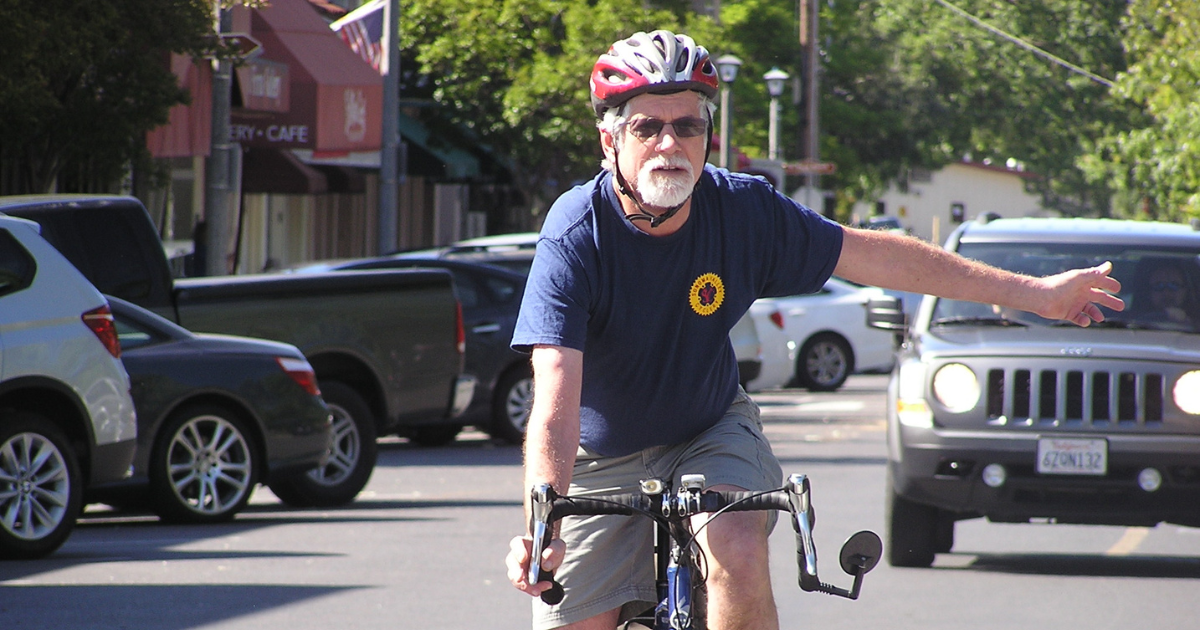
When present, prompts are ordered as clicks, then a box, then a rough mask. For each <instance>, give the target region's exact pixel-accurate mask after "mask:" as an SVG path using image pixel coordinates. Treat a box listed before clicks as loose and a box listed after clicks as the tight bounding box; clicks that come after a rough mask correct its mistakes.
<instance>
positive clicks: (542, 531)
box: [528, 475, 883, 630]
mask: <svg viewBox="0 0 1200 630" xmlns="http://www.w3.org/2000/svg"><path fill="white" fill-rule="evenodd" d="M704 483H705V480H704V476H703V475H684V476H683V477H682V478H681V484H680V486H681V487H680V489H679V490H678V491H677V492H676V493H675V494H672V493H671V491H670V488H669V487H668V485H667V484H665V483H664V482H663V481H661V480H659V479H648V480H645V481H643V482H642V483H641V488H640V494H610V495H598V496H588V497H574V496H563V495H558V494H557V493H556V492H555V491H554V489H553V488H551V487H550V486H549V485H548V484H540V485H538V486H535V487H534V488H533V489H532V490H531V493H532V494H531V498H532V513H531V519H530V532H531V534H532V535H533V556H532V557H533V558H535V559H536V558H540V557H541V554H542V550H543V549H545V546H546V545H548V544H549V543H550V539H551V536H552V527H551V525H552V524H553V523H554V522H555V521H557V520H559V519H561V518H562V517H564V516H569V515H597V514H621V515H640V516H645V517H647V518H650V519H652V520H653V521H655V523H656V524H657V527H656V533H655V535H656V538H655V557H656V561H655V583H656V588H657V591H658V596H659V604H658V606H657V607H655V609H654V610H653V618H652V619H651V618H647V617H645V616H640V617H638V618H636V619H634V620H632V621H631V622H630V623H633V622H637V623H643V622H646V621H649V622H650V623H652V624H653V625H651V626H649V627H650V628H652V629H653V630H696V629H697V628H700V627H703V623H704V621H703V619H702V617H700V616H701V615H703V612H702V610H703V606H704V602H703V601H695V600H696V599H703V597H699V598H697V597H694V594H695V593H703V592H704V589H703V583H704V575H703V572H702V571H703V567H702V566H701V565H702V560H701V559H702V558H703V554H702V553H701V551H700V549H699V547H698V545H697V543H696V542H695V533H694V532H693V531H692V528H691V525H690V522H691V517H692V516H694V515H697V514H705V513H707V514H710V515H711V516H710V520H711V518H713V517H715V516H717V515H719V514H721V513H723V512H726V511H752V510H779V511H786V512H788V513H790V514H791V517H792V528H793V530H794V531H795V532H796V555H797V563H798V565H799V573H800V576H799V580H798V581H799V585H800V588H801V589H802V590H804V591H806V592H820V593H826V594H829V595H836V596H839V597H845V598H848V599H858V595H859V592H860V590H861V588H862V579H863V576H864V575H865V574H866V573H867V572H868V571H870V570H871V569H873V568H875V565H876V564H878V562H879V558H880V557H881V556H882V555H883V543H882V542H881V541H880V539H879V536H877V535H876V534H875V533H874V532H870V531H861V532H858V533H857V534H855V535H853V536H851V537H850V538H849V539H848V540H847V541H846V544H845V545H843V547H842V553H841V556H840V560H841V566H842V569H843V570H844V571H845V572H846V573H848V574H850V575H852V576H853V577H854V584H853V586H852V587H851V589H849V590H846V589H841V588H838V587H836V586H832V585H829V584H826V583H824V582H821V581H820V579H819V577H818V575H817V549H816V544H815V542H814V541H813V537H812V531H813V526H814V524H815V512H814V510H813V506H812V501H811V487H810V484H809V481H808V478H807V477H806V476H804V475H792V476H790V477H789V478H788V483H787V484H786V485H785V486H784V487H783V488H779V489H777V490H771V491H767V492H717V491H711V490H709V491H705V490H704ZM701 527H703V526H701ZM528 578H529V583H530V584H536V583H538V582H539V581H546V580H548V581H550V582H551V585H552V586H551V588H550V589H549V590H547V591H546V592H544V593H542V600H543V601H545V602H546V603H548V604H551V605H553V604H557V603H559V602H561V601H562V598H563V595H564V591H563V588H562V586H561V585H560V584H559V583H558V582H556V581H555V580H554V576H553V572H548V571H543V570H541V568H540V565H539V563H538V562H536V561H534V562H531V563H530V569H529V576H528ZM648 612H649V611H648ZM697 612H699V613H700V614H699V615H697V614H696V613H697ZM698 617H700V619H699V625H696V622H697V621H698Z"/></svg>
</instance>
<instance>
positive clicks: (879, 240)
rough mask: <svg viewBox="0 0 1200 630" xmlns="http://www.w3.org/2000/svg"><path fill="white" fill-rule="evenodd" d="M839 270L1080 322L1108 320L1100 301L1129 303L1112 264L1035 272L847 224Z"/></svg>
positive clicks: (893, 285) (892, 285)
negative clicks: (1051, 272) (1017, 270)
mask: <svg viewBox="0 0 1200 630" xmlns="http://www.w3.org/2000/svg"><path fill="white" fill-rule="evenodd" d="M843 232H844V238H843V240H842V255H841V257H840V258H839V259H838V264H837V267H836V269H834V274H836V275H838V276H840V277H842V278H845V279H847V280H851V281H853V282H858V283H860V284H869V285H874V286H877V287H883V288H886V289H896V290H899V291H911V292H913V293H926V294H929V295H936V296H938V297H944V298H951V299H955V300H967V301H971V302H981V303H984V304H996V305H998V306H1007V307H1010V308H1016V309H1020V310H1023V311H1029V312H1031V313H1036V314H1038V315H1041V316H1042V317H1045V318H1047V319H1062V320H1067V321H1070V322H1074V323H1075V324H1078V325H1080V326H1088V325H1090V324H1091V323H1092V322H1100V321H1104V314H1103V313H1102V312H1101V311H1100V309H1099V307H1100V306H1104V307H1106V308H1110V309H1112V310H1115V311H1120V310H1122V309H1124V308H1125V303H1124V302H1122V301H1121V299H1120V298H1118V297H1116V296H1115V295H1113V294H1114V293H1117V292H1119V291H1120V290H1121V283H1120V282H1118V281H1117V280H1116V278H1113V277H1111V276H1109V273H1111V272H1112V264H1111V263H1104V264H1103V265H1100V266H1097V267H1092V268H1090V269H1073V270H1071V271H1065V272H1063V273H1060V274H1056V275H1053V276H1046V277H1044V278H1034V277H1032V276H1026V275H1021V274H1016V273H1012V272H1009V271H1005V270H1003V269H999V268H997V267H992V266H990V265H985V264H983V263H980V262H977V261H973V260H969V259H966V258H963V257H962V256H959V255H957V254H954V253H952V252H948V251H946V250H943V249H941V248H939V247H935V246H934V245H931V244H929V243H926V242H925V241H921V240H919V239H916V238H913V237H910V236H904V235H900V234H893V233H889V232H881V231H878V230H863V229H856V228H843Z"/></svg>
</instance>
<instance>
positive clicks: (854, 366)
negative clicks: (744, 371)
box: [747, 278, 895, 392]
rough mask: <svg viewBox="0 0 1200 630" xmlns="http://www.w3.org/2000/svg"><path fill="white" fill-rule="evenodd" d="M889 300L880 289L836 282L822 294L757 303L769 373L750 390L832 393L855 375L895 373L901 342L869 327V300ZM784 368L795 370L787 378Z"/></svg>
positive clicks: (757, 321)
mask: <svg viewBox="0 0 1200 630" xmlns="http://www.w3.org/2000/svg"><path fill="white" fill-rule="evenodd" d="M885 295H886V294H885V293H884V291H883V290H882V289H879V288H875V287H862V286H859V285H856V284H852V283H850V282H847V281H845V280H842V279H840V278H830V279H829V281H828V282H826V283H825V286H824V288H823V289H822V290H821V291H819V292H817V293H813V294H810V295H793V296H788V297H780V298H762V299H760V300H757V301H755V303H754V305H753V306H752V307H751V308H750V314H751V316H752V317H753V318H754V320H755V324H756V327H757V329H758V336H759V341H760V342H761V343H762V346H763V369H762V372H761V374H760V376H759V378H758V379H755V380H753V381H750V383H749V384H748V388H747V389H749V390H751V391H757V390H762V389H771V388H774V387H782V386H786V385H789V384H795V385H798V386H800V387H804V388H807V389H809V390H811V391H823V392H827V391H834V390H836V389H838V388H839V387H841V386H842V384H843V383H845V382H846V377H848V376H849V375H851V374H853V373H855V372H876V371H886V370H888V369H890V368H891V367H892V363H893V361H894V351H895V336H894V335H893V334H892V333H891V332H887V331H882V330H877V329H875V328H871V327H869V326H867V302H868V300H870V299H872V298H881V297H884V296H885ZM780 365H785V366H787V368H786V369H787V370H790V371H789V372H788V373H787V374H786V377H785V376H784V375H781V373H780V368H778V367H777V366H780ZM768 366H776V367H775V368H774V369H772V368H770V367H768Z"/></svg>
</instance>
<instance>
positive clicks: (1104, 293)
mask: <svg viewBox="0 0 1200 630" xmlns="http://www.w3.org/2000/svg"><path fill="white" fill-rule="evenodd" d="M1112 268H1113V267H1112V263H1111V262H1106V263H1104V264H1102V265H1098V266H1096V267H1091V268H1088V269H1072V270H1070V271H1064V272H1062V273H1060V274H1056V275H1053V276H1046V277H1045V278H1040V279H1039V280H1040V282H1041V283H1042V284H1043V286H1044V287H1045V289H1046V290H1047V291H1048V297H1047V300H1046V303H1045V305H1044V306H1043V307H1042V308H1041V309H1039V310H1037V311H1034V312H1035V313H1037V314H1038V315H1041V316H1042V317H1045V318H1047V319H1061V320H1066V321H1069V322H1072V323H1074V324H1077V325H1079V326H1084V327H1086V326H1090V325H1091V324H1092V322H1102V321H1104V313H1103V312H1102V311H1101V310H1100V307H1101V306H1103V307H1105V308H1108V309H1112V310H1114V311H1122V310H1125V302H1124V301H1122V300H1121V298H1119V297H1117V296H1116V295H1114V294H1115V293H1118V292H1120V290H1121V283H1120V282H1118V281H1117V279H1116V278H1113V277H1112V276H1110V275H1109V274H1110V273H1112Z"/></svg>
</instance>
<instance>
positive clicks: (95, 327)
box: [81, 304, 121, 359]
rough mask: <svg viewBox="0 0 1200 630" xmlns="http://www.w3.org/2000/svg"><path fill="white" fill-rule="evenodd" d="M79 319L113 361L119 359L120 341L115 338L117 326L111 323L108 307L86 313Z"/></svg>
mask: <svg viewBox="0 0 1200 630" xmlns="http://www.w3.org/2000/svg"><path fill="white" fill-rule="evenodd" d="M81 318H82V319H83V324H84V325H85V326H87V327H88V328H89V329H91V331H92V332H93V333H96V338H97V339H99V340H100V343H102V344H104V349H105V350H108V353H109V354H111V355H113V358H114V359H120V358H121V341H120V340H119V339H118V338H117V326H116V324H114V323H113V315H112V311H111V310H109V308H108V305H107V304H105V305H104V306H98V307H96V308H94V309H92V310H90V311H87V312H86V313H84V314H83V315H82V316H81Z"/></svg>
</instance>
